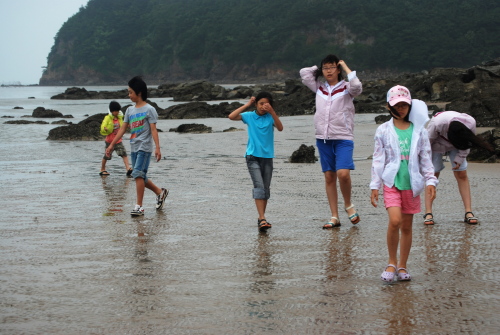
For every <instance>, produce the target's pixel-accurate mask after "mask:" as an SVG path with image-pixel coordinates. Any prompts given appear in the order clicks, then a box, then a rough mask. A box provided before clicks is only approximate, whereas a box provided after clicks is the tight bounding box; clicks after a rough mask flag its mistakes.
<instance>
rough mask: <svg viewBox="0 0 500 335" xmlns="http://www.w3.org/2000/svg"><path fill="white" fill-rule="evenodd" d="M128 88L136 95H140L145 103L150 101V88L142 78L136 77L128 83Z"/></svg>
mask: <svg viewBox="0 0 500 335" xmlns="http://www.w3.org/2000/svg"><path fill="white" fill-rule="evenodd" d="M128 87H130V88H131V89H132V90H133V91H134V92H135V94H137V95H140V96H141V99H142V100H143V101H146V100H147V99H148V86H147V85H146V83H145V82H144V80H142V78H141V77H139V76H135V77H134V78H132V79H130V80H129V82H128Z"/></svg>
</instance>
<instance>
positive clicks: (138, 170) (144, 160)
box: [130, 151, 151, 183]
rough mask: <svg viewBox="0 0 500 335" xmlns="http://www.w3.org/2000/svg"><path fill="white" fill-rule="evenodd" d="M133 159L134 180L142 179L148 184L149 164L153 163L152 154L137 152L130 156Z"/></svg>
mask: <svg viewBox="0 0 500 335" xmlns="http://www.w3.org/2000/svg"><path fill="white" fill-rule="evenodd" d="M130 157H131V158H132V167H133V169H134V170H133V171H132V178H134V179H135V178H142V179H144V182H145V183H147V182H148V177H147V175H146V174H147V173H148V168H149V162H150V161H151V152H145V151H137V152H132V153H131V154H130Z"/></svg>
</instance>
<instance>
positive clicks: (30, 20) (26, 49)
mask: <svg viewBox="0 0 500 335" xmlns="http://www.w3.org/2000/svg"><path fill="white" fill-rule="evenodd" d="M87 2H88V0H0V13H2V18H1V19H0V31H1V32H2V37H1V40H0V43H1V45H2V47H1V52H0V84H13V83H18V82H20V83H21V84H23V85H29V84H38V81H39V79H40V77H41V76H42V70H43V69H42V66H46V65H47V56H48V55H49V52H50V48H51V47H52V45H53V44H54V37H55V36H56V34H57V32H58V31H59V29H60V28H61V26H62V24H63V23H64V22H66V21H67V20H68V19H69V18H70V17H71V16H73V14H76V13H77V12H78V10H79V9H80V7H81V6H85V5H86V4H87Z"/></svg>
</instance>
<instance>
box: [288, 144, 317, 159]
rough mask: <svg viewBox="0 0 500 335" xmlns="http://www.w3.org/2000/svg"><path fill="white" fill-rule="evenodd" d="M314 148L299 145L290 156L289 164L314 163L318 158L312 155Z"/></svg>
mask: <svg viewBox="0 0 500 335" xmlns="http://www.w3.org/2000/svg"><path fill="white" fill-rule="evenodd" d="M314 152H315V149H314V146H312V145H310V146H307V145H305V144H301V145H300V147H299V148H298V149H297V150H295V151H294V152H293V153H292V156H290V160H289V161H290V163H315V162H316V161H317V160H318V158H317V157H316V156H315V155H314Z"/></svg>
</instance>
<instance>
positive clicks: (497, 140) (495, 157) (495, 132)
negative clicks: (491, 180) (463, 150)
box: [467, 127, 500, 163]
mask: <svg viewBox="0 0 500 335" xmlns="http://www.w3.org/2000/svg"><path fill="white" fill-rule="evenodd" d="M478 136H479V137H481V138H482V139H483V140H485V141H486V142H488V143H489V144H490V145H491V146H492V147H493V149H494V150H495V154H492V153H491V152H489V151H488V150H486V149H483V148H477V147H473V148H471V150H470V153H469V155H468V156H467V160H468V161H479V162H483V163H498V162H500V127H499V128H495V129H492V130H488V131H486V132H483V133H481V134H478Z"/></svg>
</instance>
